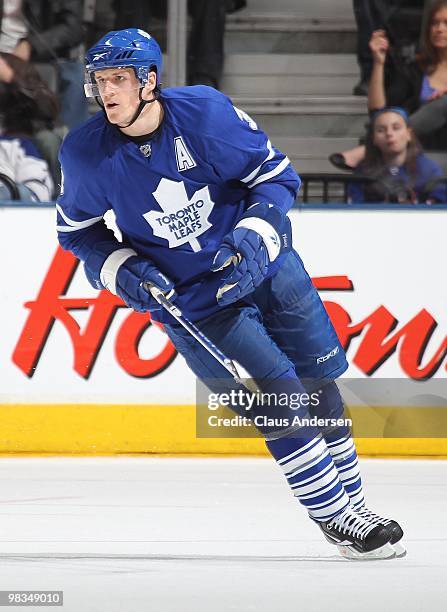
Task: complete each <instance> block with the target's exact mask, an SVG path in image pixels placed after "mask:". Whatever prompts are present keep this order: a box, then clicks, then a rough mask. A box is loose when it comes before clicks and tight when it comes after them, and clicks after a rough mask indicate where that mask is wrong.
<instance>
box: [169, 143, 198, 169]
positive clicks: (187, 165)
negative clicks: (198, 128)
mask: <svg viewBox="0 0 447 612" xmlns="http://www.w3.org/2000/svg"><path fill="white" fill-rule="evenodd" d="M174 146H175V157H176V159H177V168H178V171H179V172H184V171H185V170H191V168H195V167H196V166H197V164H196V162H195V161H194V159H193V157H192V155H191V153H190V152H189V151H188V147H187V146H186V145H185V143H184V142H183V138H182V137H181V136H176V137H175V138H174Z"/></svg>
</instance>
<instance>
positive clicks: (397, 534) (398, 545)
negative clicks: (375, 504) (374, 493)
mask: <svg viewBox="0 0 447 612" xmlns="http://www.w3.org/2000/svg"><path fill="white" fill-rule="evenodd" d="M357 512H358V513H359V514H360V515H361V516H363V518H366V519H369V520H372V521H374V522H375V523H376V524H377V525H385V526H388V527H391V532H392V535H391V540H390V544H391V546H392V547H393V549H394V552H395V553H396V557H404V556H405V555H406V554H407V551H406V549H405V546H404V545H403V544H402V542H401V540H402V538H403V535H404V532H403V529H402V527H401V526H400V525H399V523H398V522H397V521H394V520H393V519H389V518H386V517H384V516H380V515H379V514H376V513H375V512H372V511H371V510H369V508H367V507H366V506H363V507H362V508H359V509H358V510H357Z"/></svg>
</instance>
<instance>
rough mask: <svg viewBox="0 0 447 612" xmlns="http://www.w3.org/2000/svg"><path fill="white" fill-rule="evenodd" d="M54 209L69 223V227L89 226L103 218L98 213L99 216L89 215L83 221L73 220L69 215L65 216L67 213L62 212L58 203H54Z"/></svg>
mask: <svg viewBox="0 0 447 612" xmlns="http://www.w3.org/2000/svg"><path fill="white" fill-rule="evenodd" d="M56 210H57V212H58V213H59V214H60V216H61V217H62V219H63V220H64V221H65V223H66V224H67V225H71V227H75V228H76V229H83V228H84V227H90V225H94V224H95V223H97V222H98V221H100V220H101V219H102V218H103V217H102V215H100V216H99V217H91V218H90V219H86V220H85V221H75V220H74V219H70V217H67V215H66V214H65V213H64V211H63V210H62V208H61V206H60V205H59V204H56ZM71 231H73V230H71Z"/></svg>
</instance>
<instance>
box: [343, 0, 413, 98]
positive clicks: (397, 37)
mask: <svg viewBox="0 0 447 612" xmlns="http://www.w3.org/2000/svg"><path fill="white" fill-rule="evenodd" d="M352 4H353V11H354V17H355V21H356V25H357V63H358V65H359V68H360V81H359V82H358V83H357V85H356V86H355V87H354V90H353V92H352V93H353V94H354V95H355V96H366V95H367V94H368V83H369V79H370V77H371V71H372V66H373V60H372V55H371V49H370V48H369V44H368V43H369V40H370V39H371V35H372V33H373V32H374V31H375V30H378V29H384V30H387V31H389V32H390V33H392V35H393V43H394V45H395V47H396V48H397V49H398V53H399V55H408V54H414V51H415V48H416V46H417V43H418V38H419V36H420V23H421V15H422V12H423V6H424V0H388V2H383V0H352Z"/></svg>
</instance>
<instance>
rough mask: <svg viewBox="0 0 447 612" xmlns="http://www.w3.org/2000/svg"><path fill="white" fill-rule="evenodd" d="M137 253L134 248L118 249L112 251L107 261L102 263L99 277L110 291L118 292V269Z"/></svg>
mask: <svg viewBox="0 0 447 612" xmlns="http://www.w3.org/2000/svg"><path fill="white" fill-rule="evenodd" d="M136 254H137V253H136V252H135V251H134V250H133V249H117V250H116V251H113V253H110V255H109V256H108V257H107V259H106V260H105V262H104V263H103V264H102V268H101V272H100V275H99V278H100V280H101V283H102V284H103V286H104V287H105V288H106V289H108V290H109V291H110V293H114V294H115V295H117V293H116V275H117V274H118V269H119V267H120V266H122V265H123V263H124V262H125V261H127V260H128V259H129V257H133V256H134V255H136Z"/></svg>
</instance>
